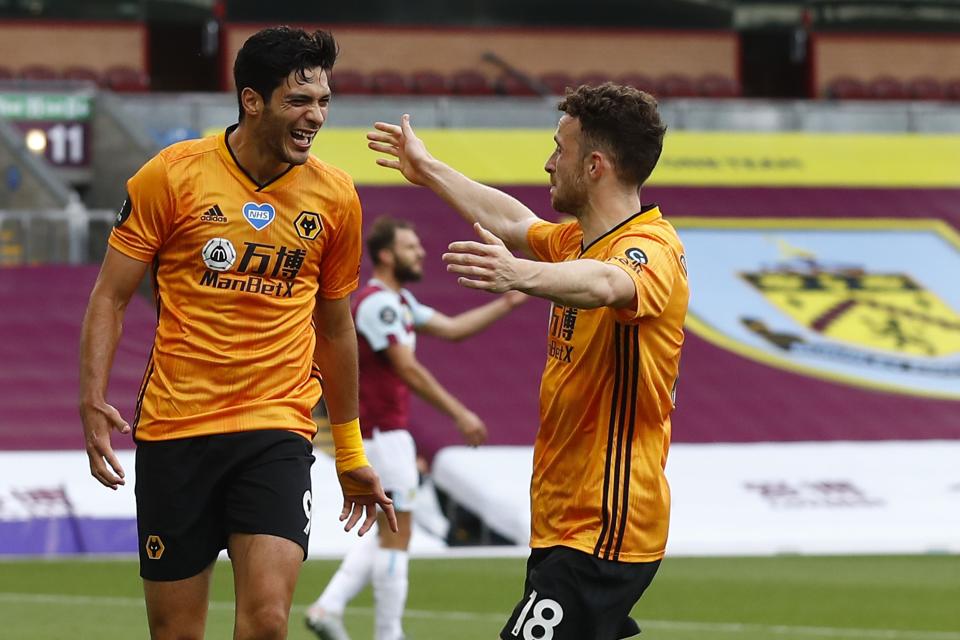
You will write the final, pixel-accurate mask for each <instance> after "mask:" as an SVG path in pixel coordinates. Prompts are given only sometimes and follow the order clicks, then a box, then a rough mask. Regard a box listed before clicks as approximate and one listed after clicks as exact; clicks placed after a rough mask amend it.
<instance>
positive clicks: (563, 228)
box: [527, 222, 583, 262]
mask: <svg viewBox="0 0 960 640" xmlns="http://www.w3.org/2000/svg"><path fill="white" fill-rule="evenodd" d="M582 239H583V232H582V231H580V226H579V225H578V224H577V223H576V222H567V223H564V224H554V223H552V222H534V223H533V224H532V225H530V228H528V229H527V246H529V247H530V251H532V252H533V255H534V256H536V257H537V259H538V260H541V261H543V262H562V261H563V260H565V259H566V258H567V257H568V256H570V254H572V253H575V252H577V251H578V250H579V249H580V241H581V240H582Z"/></svg>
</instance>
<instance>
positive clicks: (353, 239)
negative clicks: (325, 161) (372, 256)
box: [320, 185, 363, 300]
mask: <svg viewBox="0 0 960 640" xmlns="http://www.w3.org/2000/svg"><path fill="white" fill-rule="evenodd" d="M362 217H363V216H362V213H361V210H360V196H359V195H357V190H356V189H355V188H354V187H353V185H350V187H349V188H347V189H345V193H344V201H343V204H342V208H341V216H340V220H339V224H338V225H337V228H336V229H334V230H333V232H334V233H333V237H332V238H331V239H330V240H329V242H328V244H327V245H326V247H325V249H324V253H323V260H322V262H321V264H320V296H321V297H323V298H326V299H328V300H339V299H340V298H343V297H344V296H346V295H347V294H349V293H350V292H351V291H353V290H354V289H356V288H357V285H358V284H359V282H360V255H361V251H362V249H361V247H362V240H361V235H360V234H361V232H360V225H361V221H362Z"/></svg>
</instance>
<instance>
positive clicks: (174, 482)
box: [80, 27, 396, 640]
mask: <svg viewBox="0 0 960 640" xmlns="http://www.w3.org/2000/svg"><path fill="white" fill-rule="evenodd" d="M336 57H337V44H336V42H335V41H334V39H333V37H332V36H331V35H330V34H329V33H326V32H324V31H317V32H314V33H307V32H305V31H302V30H298V29H289V28H285V27H282V28H273V29H265V30H263V31H260V32H258V33H257V34H255V35H253V36H251V37H250V39H248V40H247V41H246V43H245V44H244V45H243V47H242V48H241V50H240V51H239V52H238V54H237V59H236V63H235V65H234V79H235V81H236V87H237V98H238V102H239V112H240V113H239V123H238V124H236V125H233V126H231V127H229V128H228V129H227V130H226V131H225V132H224V133H220V134H217V135H214V136H210V137H208V138H204V139H201V140H193V141H187V142H181V143H178V144H175V145H173V146H171V147H168V148H167V149H164V150H163V151H161V152H160V153H159V154H158V155H156V156H155V157H154V158H153V159H151V160H150V161H149V162H147V163H146V164H145V165H144V166H143V168H141V169H140V171H138V172H137V174H136V175H135V176H133V178H131V179H130V181H129V182H128V183H127V199H126V201H125V202H124V205H123V207H122V209H121V210H120V212H119V214H118V216H117V220H116V224H115V226H114V229H113V232H112V233H111V235H110V240H109V247H108V249H107V254H106V257H105V258H104V262H103V266H102V268H101V271H100V275H99V277H98V278H97V282H96V284H95V285H94V289H93V292H92V294H91V296H90V303H89V306H88V308H87V313H86V316H85V318H84V323H83V331H82V339H81V402H80V413H81V417H82V420H83V429H84V435H85V437H86V447H87V454H88V456H89V458H90V470H91V473H92V474H93V476H94V477H95V478H96V479H97V480H99V481H100V482H101V483H102V484H103V485H104V486H106V487H109V488H112V489H117V488H118V487H119V486H121V485H123V484H124V471H123V469H122V468H121V466H120V464H119V462H118V460H117V457H116V455H115V454H114V452H113V450H112V448H111V444H110V434H111V430H113V429H116V430H117V431H119V432H120V433H122V434H128V433H131V432H132V433H133V437H134V439H135V441H136V443H137V453H136V472H137V473H136V500H137V527H138V531H139V541H140V574H141V576H142V578H143V586H144V595H145V598H146V605H147V618H148V623H149V627H150V634H151V637H152V638H154V639H155V640H161V639H166V638H177V639H180V640H182V639H187V638H202V637H203V634H204V626H205V621H206V614H207V601H208V594H209V589H210V578H211V575H212V571H213V563H214V560H215V559H216V558H217V555H218V554H219V553H220V551H221V550H222V549H224V548H226V549H227V550H228V552H229V554H230V558H231V560H232V562H233V571H234V585H235V588H236V619H235V631H234V638H236V639H247V638H251V639H252V638H258V639H265V638H277V639H279V638H285V637H286V633H287V619H288V617H289V612H290V603H291V599H292V596H293V589H294V585H295V583H296V580H297V576H298V574H299V571H300V565H301V563H302V562H303V559H304V558H305V557H306V553H307V541H308V537H309V534H310V522H311V483H310V466H311V464H312V463H313V459H314V458H313V454H312V445H311V438H312V437H313V435H314V433H315V431H316V425H315V423H314V422H313V419H312V418H311V409H312V407H313V406H314V405H316V404H317V402H318V401H319V399H320V395H321V387H322V392H323V395H324V398H325V399H326V404H327V407H328V410H329V414H330V418H331V421H332V422H333V423H334V426H333V435H334V441H335V444H336V463H337V464H336V467H337V473H338V476H339V480H340V484H341V487H342V489H343V495H344V501H343V510H342V512H341V514H340V519H341V521H344V520H345V521H346V524H345V528H346V529H347V530H349V529H352V528H353V527H354V526H355V525H356V524H357V523H358V522H359V521H360V520H361V518H362V519H363V523H362V524H361V526H360V529H359V531H360V534H361V535H363V533H365V532H366V531H367V530H368V529H369V528H370V527H371V526H372V525H373V523H374V522H375V521H376V517H377V516H376V508H377V506H378V505H379V506H380V507H381V508H382V509H383V510H384V513H385V515H386V520H387V522H388V523H389V526H390V527H391V528H393V529H395V528H396V518H395V514H394V511H393V506H392V502H391V501H390V500H389V499H388V498H387V497H386V495H385V493H384V491H383V489H382V488H381V486H380V481H379V478H378V476H377V474H376V473H375V472H374V470H373V468H372V467H371V466H370V465H369V463H368V462H367V460H366V456H365V454H364V450H363V444H362V440H361V435H360V428H359V420H358V404H357V394H358V392H357V341H356V334H355V332H354V327H353V321H352V318H351V314H350V303H349V298H348V295H349V293H350V292H351V291H353V290H354V289H355V288H356V286H357V282H358V271H359V265H360V248H361V239H360V203H359V199H358V197H357V193H356V190H355V189H354V186H353V182H352V181H351V179H350V177H349V176H348V175H346V174H345V173H344V172H342V171H340V170H339V169H336V168H335V167H332V166H330V165H328V164H325V163H323V162H320V161H318V160H317V159H316V158H314V157H313V156H311V155H310V146H311V144H312V142H313V138H314V136H315V135H316V134H317V132H318V131H319V129H320V127H321V126H322V125H323V123H324V121H325V119H326V117H327V110H328V108H329V104H330V88H329V77H330V73H331V71H332V68H333V64H334V61H335V60H336ZM148 268H149V269H150V273H151V275H152V279H153V286H154V293H155V297H156V304H157V332H156V339H155V341H154V345H153V350H152V352H151V356H150V360H149V362H148V364H147V369H146V373H145V374H144V379H143V384H142V386H141V389H140V393H139V397H138V398H137V404H136V413H135V415H134V416H132V420H131V423H128V422H127V421H126V420H125V419H124V418H123V417H121V416H120V415H119V413H118V412H117V410H116V409H115V408H114V407H112V406H110V405H109V404H107V403H106V401H105V394H106V387H107V380H108V378H109V372H110V366H111V361H112V358H113V354H114V351H115V350H116V346H117V341H118V338H119V335H120V330H121V325H122V320H123V315H124V309H125V308H126V305H127V303H128V302H129V300H130V298H131V296H132V295H133V293H134V291H135V289H136V287H137V285H138V284H139V283H140V281H141V279H142V278H143V276H144V274H145V273H146V272H147V269H148Z"/></svg>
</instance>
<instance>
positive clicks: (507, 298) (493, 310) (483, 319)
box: [417, 291, 527, 342]
mask: <svg viewBox="0 0 960 640" xmlns="http://www.w3.org/2000/svg"><path fill="white" fill-rule="evenodd" d="M526 301H527V296H526V295H525V294H523V293H520V292H519V291H508V292H506V293H505V294H503V295H502V296H500V297H499V298H497V299H496V300H494V301H492V302H488V303H486V304H482V305H480V306H479V307H474V308H473V309H470V310H468V311H464V312H463V313H459V314H457V315H455V316H448V315H444V314H442V313H440V312H439V311H435V312H434V313H433V315H432V316H430V319H429V320H428V321H427V322H426V323H425V324H423V325H421V326H419V327H417V330H418V331H422V332H423V333H426V334H429V335H432V336H436V337H438V338H443V339H444V340H452V341H454V342H456V341H459V340H463V339H464V338H469V337H470V336H472V335H475V334H477V333H480V332H481V331H483V330H484V329H486V328H487V327H489V326H490V325H491V324H493V323H494V322H496V321H497V320H499V319H500V318H502V317H503V316H505V315H507V314H508V313H510V312H511V311H513V310H514V309H515V308H517V307H518V306H520V305H521V304H523V303H524V302H526Z"/></svg>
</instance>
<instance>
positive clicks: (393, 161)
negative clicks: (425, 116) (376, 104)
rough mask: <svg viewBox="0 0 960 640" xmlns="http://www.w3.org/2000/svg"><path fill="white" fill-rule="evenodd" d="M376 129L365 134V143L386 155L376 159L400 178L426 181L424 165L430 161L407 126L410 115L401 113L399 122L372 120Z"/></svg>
mask: <svg viewBox="0 0 960 640" xmlns="http://www.w3.org/2000/svg"><path fill="white" fill-rule="evenodd" d="M373 127H374V129H376V131H370V132H369V133H367V140H368V141H369V142H368V143H367V146H368V147H369V148H370V149H373V150H374V151H378V152H380V153H384V154H386V155H388V156H391V157H390V158H377V164H378V165H380V166H381V167H387V168H389V169H396V170H397V171H399V172H400V173H402V174H403V177H404V178H406V179H407V180H409V181H410V182H412V183H413V184H417V185H424V184H426V176H425V174H424V166H425V165H426V164H427V163H429V162H432V161H433V156H431V155H430V152H429V151H427V147H426V145H424V144H423V141H422V140H421V139H420V138H418V137H417V135H416V134H415V133H414V132H413V127H411V126H410V114H407V113H405V114H403V117H401V118H400V124H399V125H395V124H390V123H387V122H376V123H374V125H373Z"/></svg>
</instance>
